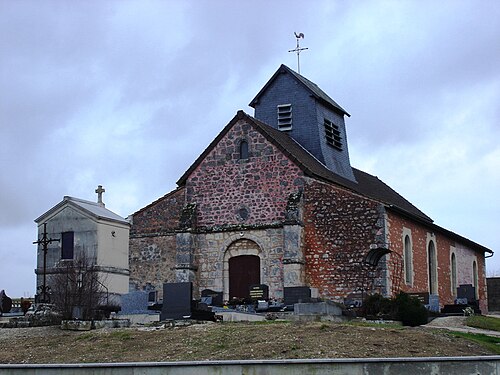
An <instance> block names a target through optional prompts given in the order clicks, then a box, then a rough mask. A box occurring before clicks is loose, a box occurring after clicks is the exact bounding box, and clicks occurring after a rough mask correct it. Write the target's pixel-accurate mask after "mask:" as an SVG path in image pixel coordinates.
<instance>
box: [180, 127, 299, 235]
mask: <svg viewBox="0 0 500 375" xmlns="http://www.w3.org/2000/svg"><path fill="white" fill-rule="evenodd" d="M242 140H246V141H247V142H248V149H249V157H248V159H240V154H239V145H240V142H241V141H242ZM302 176H303V173H302V171H301V170H300V169H299V168H298V167H297V166H296V165H295V164H294V163H292V162H291V161H290V160H289V159H288V158H287V157H286V156H285V155H284V154H283V153H282V152H281V151H280V150H279V149H278V148H276V147H275V146H274V145H272V144H271V143H270V142H269V141H268V140H267V139H266V138H265V137H264V136H263V135H262V134H260V133H259V132H258V131H257V130H255V129H254V128H253V127H252V126H251V125H250V124H248V123H246V122H245V120H240V121H238V122H237V123H236V124H235V125H234V126H233V127H232V128H231V129H230V130H229V131H228V132H227V133H226V134H225V136H224V137H223V138H222V139H221V140H220V141H219V143H218V144H217V145H216V146H215V147H214V149H213V150H212V151H211V152H210V153H209V154H208V155H207V156H206V158H205V159H204V160H203V161H202V162H201V163H200V164H199V165H198V166H197V168H196V169H195V170H194V171H193V172H192V173H191V174H190V176H189V177H188V179H187V181H186V189H187V201H188V203H196V204H197V224H198V226H199V227H201V228H212V227H218V226H222V227H224V226H228V225H240V224H241V225H246V226H248V225H254V226H255V225H265V224H269V223H276V222H278V223H279V222H280V221H282V220H284V219H285V208H286V204H287V200H288V197H289V195H290V194H291V193H295V192H297V191H298V190H299V189H300V188H301V186H302V184H303V179H302Z"/></svg>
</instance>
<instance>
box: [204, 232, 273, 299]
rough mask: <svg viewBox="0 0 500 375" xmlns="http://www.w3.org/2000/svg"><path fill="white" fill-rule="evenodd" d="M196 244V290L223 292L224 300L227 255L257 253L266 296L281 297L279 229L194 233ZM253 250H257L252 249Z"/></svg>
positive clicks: (226, 292) (225, 296) (227, 290)
mask: <svg viewBox="0 0 500 375" xmlns="http://www.w3.org/2000/svg"><path fill="white" fill-rule="evenodd" d="M197 243H198V252H197V255H196V263H197V265H198V277H199V278H198V280H199V283H198V285H199V291H201V290H203V289H212V290H216V291H223V292H224V298H225V299H227V298H228V294H229V285H228V281H229V280H228V264H227V262H228V260H229V258H230V257H232V256H238V255H258V256H259V257H260V262H261V263H260V266H261V274H260V277H261V282H262V283H263V284H266V285H268V286H269V297H270V298H276V299H281V298H283V262H282V260H283V229H282V228H269V229H262V230H246V231H235V232H232V231H228V232H219V233H201V234H198V235H197ZM255 249H258V250H257V251H254V250H255ZM255 252H257V253H255ZM199 291H198V292H199Z"/></svg>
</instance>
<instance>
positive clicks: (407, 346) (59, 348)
mask: <svg viewBox="0 0 500 375" xmlns="http://www.w3.org/2000/svg"><path fill="white" fill-rule="evenodd" d="M0 348H1V350H0V363H82V362H146V361H191V360H202V361H203V360H217V359H218V360H231V359H234V360H236V359H283V358H348V357H420V356H468V355H491V353H490V352H488V351H487V350H486V349H482V348H481V347H480V346H478V345H477V344H474V343H472V342H469V341H466V340H464V339H460V338H456V337H454V336H453V335H452V334H451V333H449V332H446V331H442V330H440V331H438V330H433V329H429V328H409V327H405V328H402V327H401V328H399V327H393V326H380V327H372V326H355V325H347V324H339V323H308V324H304V323H301V324H297V323H289V322H270V323H267V322H266V323H265V324H262V323H261V324H257V323H206V324H193V325H190V326H184V327H174V328H159V329H153V328H126V329H101V330H93V331H88V332H74V331H62V330H61V329H60V328H59V327H37V328H4V329H0Z"/></svg>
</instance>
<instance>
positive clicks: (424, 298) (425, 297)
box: [408, 293, 429, 305]
mask: <svg viewBox="0 0 500 375" xmlns="http://www.w3.org/2000/svg"><path fill="white" fill-rule="evenodd" d="M408 295H409V296H410V297H415V298H416V299H418V300H419V301H420V303H421V304H422V305H428V304H429V293H408Z"/></svg>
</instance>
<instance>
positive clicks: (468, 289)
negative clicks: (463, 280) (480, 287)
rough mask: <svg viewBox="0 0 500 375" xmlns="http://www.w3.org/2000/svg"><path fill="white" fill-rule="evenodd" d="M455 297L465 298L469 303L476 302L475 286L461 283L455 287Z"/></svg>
mask: <svg viewBox="0 0 500 375" xmlns="http://www.w3.org/2000/svg"><path fill="white" fill-rule="evenodd" d="M457 298H467V302H468V303H469V304H471V305H473V304H475V303H476V288H474V287H473V286H472V284H462V285H460V286H459V287H458V288H457Z"/></svg>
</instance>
